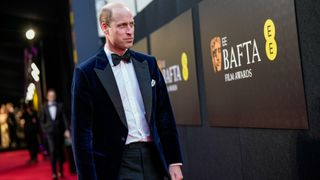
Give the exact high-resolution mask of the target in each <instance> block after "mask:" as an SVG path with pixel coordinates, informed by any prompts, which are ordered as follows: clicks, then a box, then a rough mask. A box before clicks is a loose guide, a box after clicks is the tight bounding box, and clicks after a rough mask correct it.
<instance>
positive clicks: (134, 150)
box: [71, 3, 183, 180]
mask: <svg viewBox="0 0 320 180" xmlns="http://www.w3.org/2000/svg"><path fill="white" fill-rule="evenodd" d="M100 27H101V29H102V31H103V32H104V35H105V38H106V44H105V46H104V47H103V48H102V49H101V50H100V51H99V52H98V53H97V54H96V55H94V56H93V57H91V58H89V59H87V60H86V61H85V62H83V63H81V64H79V65H78V66H77V67H76V68H75V71H74V77H73V84H72V119H71V132H72V142H73V150H74V157H75V161H76V166H77V171H78V178H79V180H106V179H108V180H109V179H114V180H119V179H123V180H124V179H134V180H140V179H148V180H152V179H156V180H158V179H164V176H169V177H170V178H171V179H173V180H176V179H182V178H183V176H182V171H181V165H182V158H181V152H180V145H179V140H178V134H177V129H176V124H175V119H174V116H173V112H172V108H171V105H170V101H169V96H168V92H167V89H166V85H165V82H164V79H163V77H162V75H161V72H160V70H159V69H158V67H157V62H156V59H155V58H154V57H152V56H149V55H145V54H142V53H138V52H135V51H132V50H130V49H129V48H130V47H132V45H133V39H134V20H133V15H132V13H131V12H130V10H129V9H128V8H127V7H126V6H125V5H123V4H121V3H109V4H107V5H105V6H104V7H103V8H102V10H101V13H100Z"/></svg>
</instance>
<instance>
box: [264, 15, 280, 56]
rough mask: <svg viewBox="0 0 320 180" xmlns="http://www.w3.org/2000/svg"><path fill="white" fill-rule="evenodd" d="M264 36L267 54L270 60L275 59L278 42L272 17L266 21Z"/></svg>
mask: <svg viewBox="0 0 320 180" xmlns="http://www.w3.org/2000/svg"><path fill="white" fill-rule="evenodd" d="M263 32H264V38H265V39H266V54H267V57H268V59H269V60H270V61H274V59H275V58H276V56H277V51H278V49H277V42H276V40H275V35H276V27H275V25H274V23H273V21H272V20H271V19H267V21H266V22H265V23H264V28H263Z"/></svg>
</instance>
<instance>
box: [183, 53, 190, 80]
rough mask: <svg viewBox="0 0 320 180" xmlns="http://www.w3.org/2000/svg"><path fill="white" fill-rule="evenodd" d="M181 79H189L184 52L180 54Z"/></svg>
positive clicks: (186, 58)
mask: <svg viewBox="0 0 320 180" xmlns="http://www.w3.org/2000/svg"><path fill="white" fill-rule="evenodd" d="M181 65H182V78H183V80H185V81H187V80H188V78H189V70H188V57H187V54H186V53H185V52H183V53H182V54H181Z"/></svg>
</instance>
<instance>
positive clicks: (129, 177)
mask: <svg viewBox="0 0 320 180" xmlns="http://www.w3.org/2000/svg"><path fill="white" fill-rule="evenodd" d="M163 172H164V171H163V167H162V164H161V161H160V159H159V157H158V154H157V152H156V149H155V147H154V146H153V144H152V143H145V142H138V143H132V144H129V145H126V146H125V148H124V151H123V157H122V161H121V167H120V171H119V180H164V173H163Z"/></svg>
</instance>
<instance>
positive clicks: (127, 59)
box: [111, 51, 130, 66]
mask: <svg viewBox="0 0 320 180" xmlns="http://www.w3.org/2000/svg"><path fill="white" fill-rule="evenodd" d="M111 58H112V62H113V65H114V66H116V65H118V64H119V63H120V61H123V62H125V63H129V62H130V53H129V51H126V53H124V55H123V56H119V55H118V54H111Z"/></svg>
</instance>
